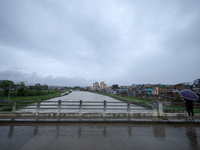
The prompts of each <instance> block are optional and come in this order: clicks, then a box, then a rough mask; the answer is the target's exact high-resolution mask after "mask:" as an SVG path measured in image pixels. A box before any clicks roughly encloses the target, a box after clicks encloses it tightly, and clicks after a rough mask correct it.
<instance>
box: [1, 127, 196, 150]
mask: <svg viewBox="0 0 200 150" xmlns="http://www.w3.org/2000/svg"><path fill="white" fill-rule="evenodd" d="M0 132H1V136H0V138H1V140H0V145H1V146H0V149H2V150H3V149H22V150H23V149H24V150H25V149H26V150H27V149H29V150H31V149H34V150H36V149H42V150H43V149H59V150H64V149H73V150H77V149H85V150H86V149H87V150H88V149H109V150H110V149H120V150H121V149H135V150H137V149H152V150H156V149H158V150H160V149H170V150H173V149H181V150H186V149H189V150H190V149H191V150H197V149H199V148H200V127H193V126H185V127H173V126H167V125H93V126H87V125H74V126H72V125H71V126H70V125H67V126H0Z"/></svg>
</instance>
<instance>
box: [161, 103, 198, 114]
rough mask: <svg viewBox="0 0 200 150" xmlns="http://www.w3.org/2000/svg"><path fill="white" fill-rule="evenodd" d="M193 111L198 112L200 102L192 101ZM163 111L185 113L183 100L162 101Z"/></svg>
mask: <svg viewBox="0 0 200 150" xmlns="http://www.w3.org/2000/svg"><path fill="white" fill-rule="evenodd" d="M193 105H194V106H193V111H194V113H200V103H197V102H194V103H193ZM163 111H164V112H166V113H185V112H186V111H187V109H186V104H185V102H164V103H163Z"/></svg>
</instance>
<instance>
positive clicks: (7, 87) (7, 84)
mask: <svg viewBox="0 0 200 150" xmlns="http://www.w3.org/2000/svg"><path fill="white" fill-rule="evenodd" d="M14 86H15V84H14V82H13V81H11V80H3V81H2V82H1V84H0V88H2V89H3V90H4V91H3V94H4V95H5V96H7V95H8V94H9V91H10V90H11V88H12V87H14Z"/></svg>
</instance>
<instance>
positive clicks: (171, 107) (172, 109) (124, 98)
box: [95, 92, 200, 113]
mask: <svg viewBox="0 0 200 150" xmlns="http://www.w3.org/2000/svg"><path fill="white" fill-rule="evenodd" d="M95 93H98V94H101V95H105V96H110V97H113V98H116V99H118V100H122V101H129V102H134V103H138V104H142V105H143V106H146V107H148V106H149V103H151V100H145V99H138V98H134V97H128V96H120V95H114V94H108V93H101V92H95ZM194 105H195V104H194ZM163 107H164V111H166V112H173V113H180V112H183V111H184V105H180V104H179V105H176V104H172V105H171V104H170V105H163ZM194 113H200V107H195V106H194Z"/></svg>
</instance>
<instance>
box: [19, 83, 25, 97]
mask: <svg viewBox="0 0 200 150" xmlns="http://www.w3.org/2000/svg"><path fill="white" fill-rule="evenodd" d="M25 90H26V85H25V82H24V81H21V82H20V83H19V84H18V90H17V95H18V96H25Z"/></svg>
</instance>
